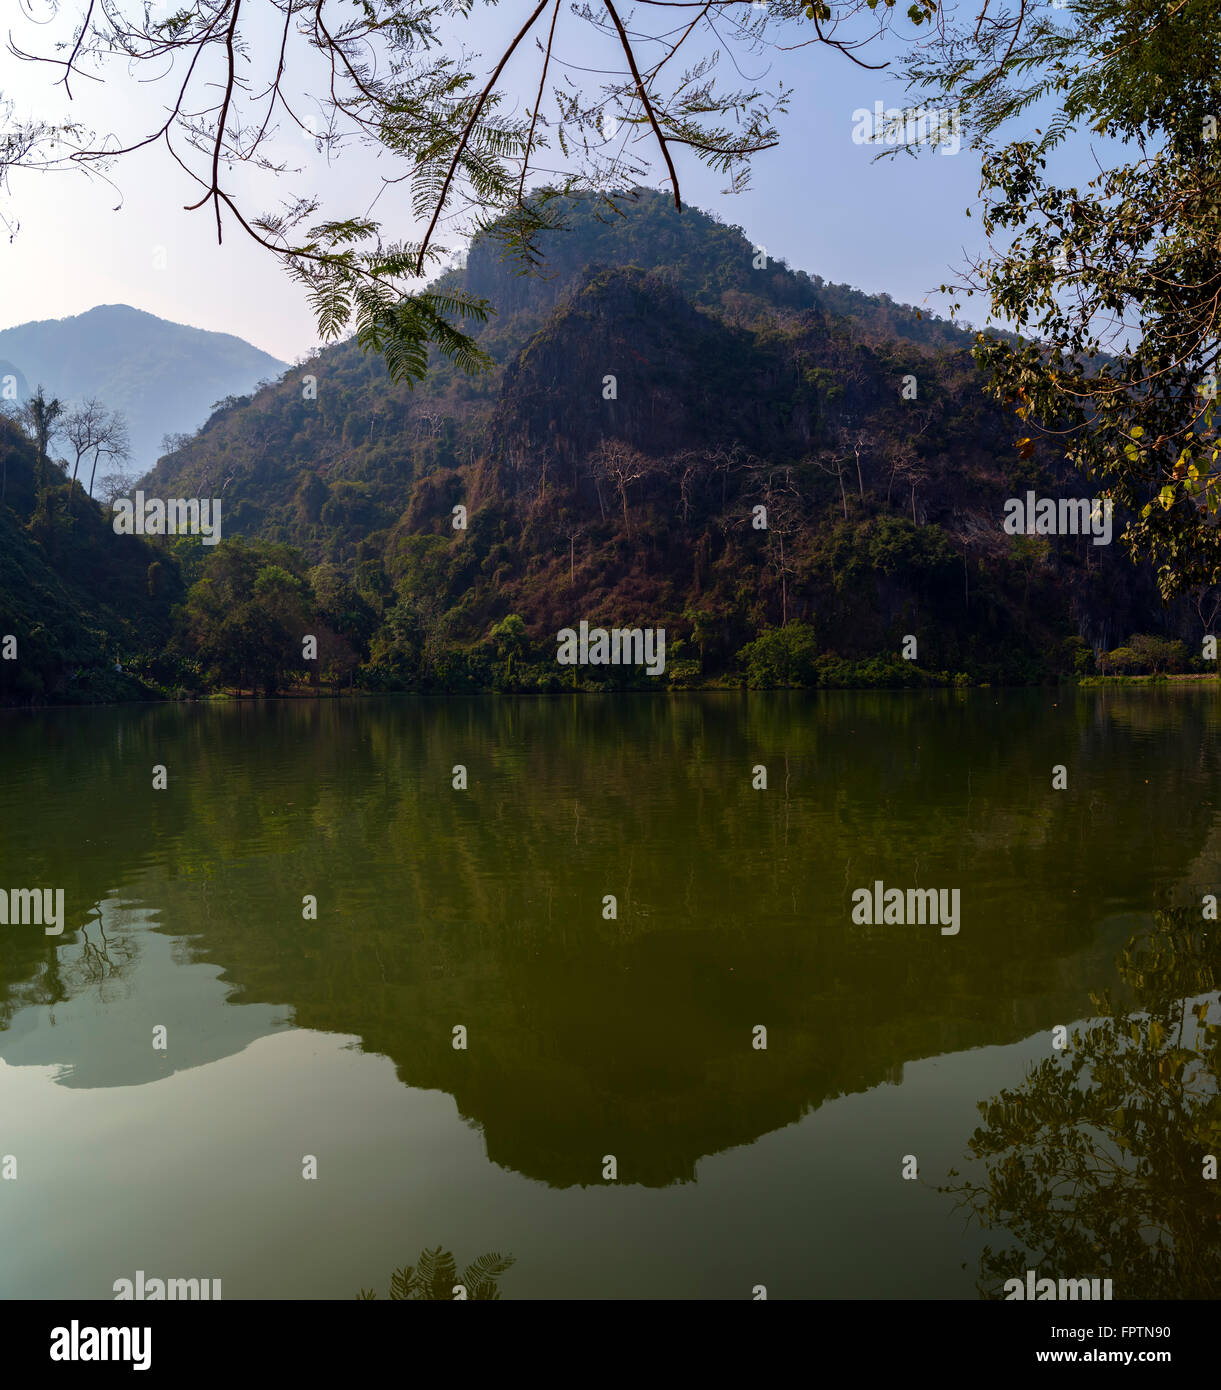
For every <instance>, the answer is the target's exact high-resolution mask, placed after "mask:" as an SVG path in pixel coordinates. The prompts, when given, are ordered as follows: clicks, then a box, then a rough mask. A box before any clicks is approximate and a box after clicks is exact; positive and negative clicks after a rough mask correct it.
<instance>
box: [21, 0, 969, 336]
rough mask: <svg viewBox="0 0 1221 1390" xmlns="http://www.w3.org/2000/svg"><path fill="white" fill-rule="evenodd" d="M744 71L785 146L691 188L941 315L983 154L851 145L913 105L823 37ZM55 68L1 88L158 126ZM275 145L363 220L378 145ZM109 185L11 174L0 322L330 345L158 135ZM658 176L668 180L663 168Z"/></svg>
mask: <svg viewBox="0 0 1221 1390" xmlns="http://www.w3.org/2000/svg"><path fill="white" fill-rule="evenodd" d="M62 8H63V10H64V11H65V12H66V13H69V12H72V11H75V10H76V9H79V8H80V6H79V5H78V4H77V3H76V0H68V3H65V4H64V5H63V6H62ZM162 8H165V3H164V0H162ZM256 10H257V6H256ZM525 12H526V11H525V8H524V5H522V4H521V3H517V2H516V0H515V2H514V3H511V4H505V5H502V6H500V7H499V8H498V9H494V10H493V11H491V14H490V17H489V16H488V15H487V14H484V16H483V17H482V19H481V21H480V23H479V25H478V26H477V29H476V30H475V32H477V33H478V35H479V47H480V50H481V51H482V54H483V60H482V64H481V68H482V70H488V69H490V67H491V65H492V63H493V62H494V61H495V59H496V57H498V56H499V51H500V50H499V49H497V48H496V40H497V39H498V38H500V37H501V35H502V34H503V33H504V32H506V31H507V30H509V29H510V28H511V27H512V28H515V27H516V25H517V24H518V23H520V17H521V16H522V15H523V14H524V13H525ZM10 32H13V33H14V36H15V37H18V38H19V39H21V40H22V41H23V42H24V43H25V44H26V45H27V46H28V47H33V46H35V44H36V43H37V45H38V47H39V49H40V51H42V52H49V51H53V50H52V48H51V43H50V39H51V37H52V35H53V33H54V29H53V26H49V27H48V28H47V29H45V30H40V29H34V28H33V27H32V26H31V27H27V28H26V29H25V30H22V29H21V27H20V25H17V26H14V28H13V29H11V30H10ZM257 32H258V31H257V30H256V31H255V33H256V34H257ZM581 32H582V30H581V27H580V26H578V25H576V24H572V25H570V26H569V29H568V34H569V35H571V38H570V39H566V48H565V49H564V56H565V57H566V58H568V59H569V60H570V61H571V62H574V63H580V62H582V61H583V60H585V59H589V61H590V65H591V66H593V65H595V64H596V61H598V57H599V55H597V54H596V53H593V52H587V51H585V50H582V49H578V48H577V47H576V40H577V36H578V35H579V34H580V33H581ZM911 32H914V31H911ZM893 52H894V50H892V56H893ZM742 66H743V70H744V72H747V74H748V75H749V76H750V77H755V76H757V75H759V74H761V73H763V72H764V70H765V69H769V68H770V73H769V77H775V76H779V77H780V78H781V79H782V80H783V81H784V82H785V83H786V85H788V86H791V87H792V88H793V89H794V94H793V99H792V108H791V111H790V114H789V115H788V116H787V118H785V119H784V122H783V125H782V127H781V131H782V137H783V138H782V143H781V145H780V147H779V148H778V149H776V150H772V151H769V152H767V153H765V154H763V155H761V156H759V157H758V158H757V161H756V164H755V169H754V175H753V181H752V186H751V187H750V189H749V190H748V191H746V192H745V193H743V194H739V195H736V196H734V195H727V194H726V193H725V192H724V191H723V188H724V184H725V182H726V181H725V179H724V178H723V177H722V176H719V175H716V174H712V173H709V172H708V171H706V170H705V169H703V168H702V167H701V166H700V165H699V164H698V163H697V162H696V161H694V160H693V159H691V158H686V159H684V158H682V157H681V155H680V157H679V160H678V165H679V175H680V180H681V182H682V187H683V194H684V198H685V200H686V201H687V202H689V203H692V204H694V205H696V206H699V207H702V208H705V209H707V210H710V211H715V212H716V213H717V214H718V215H719V216H720V217H721V218H722V219H723V220H725V221H726V222H729V223H735V224H738V225H740V226H742V227H743V228H744V230H745V231H746V232H747V234H748V235H749V236H750V238H751V240H752V241H753V242H754V243H756V244H757V245H762V246H764V247H766V249H767V251H768V253H769V254H770V255H772V256H776V257H781V258H783V259H785V260H787V261H788V263H789V264H790V265H793V266H795V267H800V268H802V269H805V270H808V271H810V272H812V273H814V274H818V275H822V276H823V277H824V278H826V279H828V280H833V281H842V282H846V283H849V284H852V285H856V286H858V287H859V288H861V289H863V290H867V291H872V292H878V291H886V292H888V293H889V294H891V295H892V296H893V297H894V298H895V299H898V300H901V301H905V302H909V303H915V304H927V305H928V306H929V307H930V308H932V309H934V310H935V311H938V312H943V311H944V308H945V302H944V300H943V298H942V297H941V296H940V295H939V294H938V293H937V287H938V286H939V285H940V284H941V283H942V282H943V281H946V280H948V279H950V278H951V277H952V276H953V274H954V272H955V271H956V270H957V269H958V268H960V267H961V266H962V265H963V264H964V262H965V261H966V259H967V257H968V256H969V255H972V254H977V253H978V252H979V251H980V250H981V249H982V237H981V232H980V225H979V219H978V217H975V218H973V219H968V218H967V217H966V215H965V210H966V208H967V207H968V206H971V205H974V204H975V202H976V199H977V194H978V181H979V163H978V157H977V156H976V155H975V154H974V153H973V152H972V151H970V150H969V149H967V148H966V147H965V146H964V148H962V150H961V151H960V152H959V153H957V154H953V155H948V154H944V153H940V152H936V151H932V150H929V151H926V152H924V153H922V154H921V156H920V157H919V158H918V159H912V158H910V157H908V156H906V155H902V156H899V157H897V158H893V159H883V160H877V159H876V158H875V155H876V149H874V148H871V147H869V146H865V145H860V144H856V143H854V142H853V139H852V130H853V113H854V111H856V110H858V109H859V108H872V107H873V105H874V103H875V101H878V100H881V101H883V102H884V103H886V104H887V105H888V106H898V105H903V104H905V98H904V93H903V88H902V84H901V82H900V81H899V79H898V78H897V77H896V76H893V75H891V74H889V73H884V72H870V71H865V70H863V69H862V68H860V67H857V66H856V65H854V64H853V63H851V62H850V61H849V60H848V59H846V58H845V57H843V56H841V55H839V54H837V53H834V52H830V51H827V50H825V49H822V48H819V47H810V48H803V49H799V50H797V51H795V52H790V53H784V54H780V53H777V54H773V55H771V56H770V57H762V56H761V57H759V58H758V59H756V60H755V61H754V66H753V68H752V67H751V66H750V64H749V63H748V62H746V61H743V64H742ZM510 71H511V73H512V82H511V84H510V85H511V86H513V87H514V90H515V91H517V92H519V93H521V94H526V93H529V94H531V95H532V91H533V86H534V85H535V84H536V83H537V80H538V67H537V62H536V55H535V54H534V53H533V52H526V51H525V50H522V51H521V52H520V53H519V55H518V56H517V57H516V58H515V60H514V68H513V69H511V70H510ZM58 75H59V74H58V72H57V70H55V69H53V68H50V67H47V66H44V65H40V64H30V63H22V62H19V61H17V60H15V59H14V58H13V57H11V56H10V55H8V54H5V53H3V52H2V51H0V93H3V94H4V96H5V97H7V98H9V99H11V100H13V101H14V102H15V103H16V106H17V108H18V112H19V113H21V114H30V113H36V114H38V115H42V116H45V117H56V116H59V115H62V114H63V113H65V112H67V111H69V109H71V110H72V111H73V113H74V114H76V115H77V116H78V118H80V119H82V120H84V121H85V122H86V123H88V124H92V125H95V126H102V125H108V126H112V127H115V128H118V129H122V130H123V131H124V132H125V133H126V134H128V135H132V134H136V135H139V134H143V133H145V132H146V131H147V130H148V129H149V128H150V127H151V125H152V123H153V121H154V117H155V115H156V111H157V100H158V98H159V97H160V96H161V94H160V93H159V92H157V91H155V90H154V89H152V88H151V87H150V86H148V85H146V86H140V85H138V84H137V83H136V82H134V81H133V80H132V79H131V78H130V77H120V78H119V79H118V80H111V81H110V82H108V83H106V84H101V83H89V82H85V81H79V82H78V83H77V84H76V100H75V102H74V103H73V106H72V108H69V106H68V105H67V103H66V101H65V100H64V95H63V89H62V87H57V86H56V85H55V83H56V81H57V78H58ZM524 99H527V100H528V97H525V98H524ZM277 139H278V140H279V142H280V143H281V145H282V146H283V148H284V149H285V150H286V151H291V153H292V155H293V158H294V159H295V160H297V161H301V162H303V163H304V165H305V168H306V170H307V172H306V174H305V175H304V178H303V181H304V183H305V185H306V186H307V187H310V188H312V189H315V190H319V191H321V192H322V193H323V195H324V196H325V198H326V200H327V203H328V209H327V210H328V211H334V212H340V213H345V214H350V213H352V212H356V211H363V210H364V208H365V207H366V206H367V205H368V203H369V200H370V198H371V197H372V194H373V193H374V192H375V191H376V189H377V187H378V185H379V172H380V168H381V167H384V166H379V164H378V162H377V160H376V159H375V158H374V156H373V155H372V154H371V153H369V152H365V151H360V150H353V151H351V152H349V153H347V154H345V155H344V156H343V157H341V158H340V160H339V161H338V162H337V163H335V164H333V165H331V166H330V167H328V166H327V164H326V163H325V161H324V160H323V159H321V158H320V157H318V156H317V155H316V154H315V153H314V150H313V146H312V144H311V143H310V142H309V141H307V140H306V139H304V138H303V136H302V134H301V132H300V131H298V130H296V129H295V128H294V129H284V130H282V132H281V134H280V135H279V136H278V137H277ZM114 179H115V183H116V185H117V189H116V188H115V187H112V186H108V185H107V184H105V183H102V182H93V183H90V182H87V181H86V180H85V179H84V178H83V177H81V176H79V175H69V174H34V173H17V174H14V175H13V178H12V192H11V198H10V201H9V205H8V210H9V211H10V213H11V212H15V213H16V215H17V216H18V217H19V219H20V224H21V225H20V230H19V232H18V234H17V235H16V237H15V238H14V239H13V240H12V241H11V242H8V243H5V244H3V246H2V249H0V256H2V257H3V261H2V263H0V264H2V268H3V282H4V286H5V290H4V294H3V297H2V299H0V327H9V326H11V325H13V324H17V323H22V322H25V321H27V320H30V319H42V318H59V317H63V316H65V315H69V314H75V313H80V312H83V311H84V310H86V309H89V308H91V307H93V306H94V305H96V304H105V303H126V304H131V305H134V306H135V307H136V308H139V309H145V310H147V311H149V312H151V313H154V314H158V315H160V316H162V317H164V318H168V319H173V320H176V321H178V322H182V323H188V324H191V325H194V326H196V327H200V328H208V329H214V330H217V331H223V332H228V333H235V334H237V335H238V336H240V337H243V338H246V339H248V340H249V341H250V342H252V343H254V344H256V345H257V346H259V347H261V348H264V349H265V350H266V351H268V352H271V353H274V354H275V355H276V356H278V357H280V358H283V359H285V360H291V359H292V358H294V357H296V356H298V355H299V354H302V353H305V352H306V351H308V349H309V348H310V347H311V346H312V345H313V344H314V343H315V342H316V341H317V336H318V335H317V331H316V327H315V324H314V320H313V318H312V315H311V312H310V309H309V306H308V304H307V302H306V300H305V296H304V293H303V291H302V290H301V288H300V287H298V286H296V285H294V284H292V283H291V282H290V281H289V280H288V279H287V278H286V277H285V276H284V275H283V273H282V272H281V271H280V270H279V267H278V266H277V264H276V263H275V262H274V260H273V259H272V258H271V257H270V256H269V255H268V254H267V253H266V252H264V251H262V250H260V249H259V248H258V247H257V246H255V245H254V244H253V243H251V242H248V241H247V240H246V239H245V237H244V236H243V234H242V233H240V232H239V231H238V229H237V228H236V227H231V228H230V230H229V231H228V233H227V235H226V238H225V242H224V244H223V245H221V246H218V245H217V242H216V230H215V222H214V219H213V217H212V215H211V213H210V212H209V211H207V210H201V211H195V212H186V211H184V210H183V205H184V204H186V203H189V202H193V201H194V200H195V197H196V196H197V194H195V193H194V192H193V188H192V185H191V184H190V183H189V181H188V180H187V179H186V177H185V176H184V175H182V174H181V173H180V172H179V171H178V170H177V168H176V167H175V165H174V164H173V161H172V160H171V159H170V157H169V156H168V155H167V154H166V152H165V151H164V148H163V147H155V148H152V149H150V150H148V151H145V152H142V153H140V154H138V155H136V156H132V157H130V158H128V159H126V160H125V161H123V162H122V164H121V165H120V166H118V167H117V168H116V170H115V172H114ZM651 181H652V182H653V184H654V186H658V187H660V186H662V183H663V180H662V178H661V176H660V174H659V173H658V169H657V167H656V165H655V166H654V168H653V170H652V176H651ZM231 183H232V184H234V185H235V186H236V187H237V188H238V189H244V190H246V191H247V192H249V193H250V194H251V195H252V198H251V205H252V207H253V208H254V209H255V210H261V209H263V208H266V207H270V206H272V205H273V204H274V202H275V199H276V192H277V190H275V189H274V187H273V186H272V185H270V184H267V183H265V182H264V183H262V184H261V185H259V186H256V184H255V176H254V175H253V174H248V173H246V172H243V171H241V170H239V171H237V172H236V173H235V174H234V176H233V178H232V180H231ZM119 190H121V195H120V191H119ZM376 215H377V216H379V217H380V218H382V219H383V220H384V221H385V223H386V225H387V229H388V230H389V231H390V232H392V234H393V235H394V236H395V237H402V238H409V237H411V236H412V234H413V233H415V234H418V233H419V231H420V230H421V229H420V228H419V227H418V226H417V225H416V224H415V222H414V219H413V218H412V217H411V214H410V209H409V207H408V204H407V199H406V196H405V193H403V192H402V191H399V192H397V193H395V194H391V195H390V196H387V197H383V198H382V199H381V200H380V202H379V203H378V207H377V214H376Z"/></svg>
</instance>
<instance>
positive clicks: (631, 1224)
mask: <svg viewBox="0 0 1221 1390" xmlns="http://www.w3.org/2000/svg"><path fill="white" fill-rule="evenodd" d="M1219 729H1221V701H1219V700H1218V697H1217V695H1216V694H1215V693H1214V692H1212V691H1211V690H1210V691H1199V690H1195V691H1184V690H1163V691H1157V690H1143V691H1142V690H1131V691H1117V692H1112V691H1094V692H1088V693H1085V692H1083V693H1079V694H1075V693H1071V692H1068V693H1066V692H1055V691H1039V692H1020V693H1002V692H995V691H986V690H985V691H975V692H962V693H936V694H910V693H883V694H842V695H823V696H819V695H815V694H808V695H807V694H793V695H771V696H769V695H758V694H752V695H750V696H749V697H748V696H745V695H737V694H707V695H692V696H689V697H678V698H664V697H660V698H658V697H647V696H645V697H608V698H600V697H578V698H573V699H567V698H564V699H553V700H534V701H531V700H511V699H505V698H499V699H497V698H486V699H476V700H463V701H458V700H453V701H427V700H407V699H403V700H377V701H360V702H350V703H348V702H344V703H336V702H329V701H324V702H318V703H314V702H284V703H275V704H265V705H252V704H242V705H223V706H214V707H212V706H204V707H199V706H196V707H127V708H122V709H111V710H64V711H52V712H39V713H8V714H5V715H2V716H0V828H2V833H3V841H2V845H0V886H3V887H17V886H30V887H33V886H53V887H62V888H63V889H64V892H65V902H66V918H67V923H66V927H65V930H64V932H63V934H62V935H61V936H59V937H48V936H46V935H45V934H44V932H43V930H42V929H41V928H40V927H39V926H37V925H8V926H0V1159H2V1157H3V1156H4V1155H12V1156H13V1157H14V1158H15V1160H16V1171H17V1176H16V1178H15V1179H13V1180H3V1181H0V1229H3V1231H4V1236H5V1238H4V1240H3V1242H0V1296H3V1297H8V1298H14V1297H16V1298H26V1297H72V1298H110V1297H112V1296H113V1294H112V1286H113V1284H114V1281H115V1280H116V1279H119V1278H134V1276H135V1272H136V1271H137V1270H138V1269H139V1270H143V1271H145V1273H146V1275H148V1276H157V1277H162V1278H165V1277H174V1278H177V1277H183V1278H186V1277H198V1278H219V1279H221V1280H222V1281H223V1291H224V1293H223V1296H224V1297H225V1298H226V1299H234V1298H259V1297H290V1298H345V1299H346V1298H352V1297H354V1296H355V1294H356V1293H357V1291H358V1290H359V1289H360V1288H362V1287H375V1288H376V1289H377V1290H378V1292H379V1295H380V1296H381V1297H385V1292H386V1286H387V1282H388V1278H389V1273H390V1271H391V1270H392V1269H393V1268H394V1267H396V1266H398V1265H401V1264H404V1263H408V1262H410V1261H413V1260H414V1259H415V1256H416V1255H417V1254H418V1252H419V1251H420V1250H421V1248H422V1247H424V1246H435V1245H438V1244H442V1245H445V1246H447V1247H450V1248H452V1249H453V1250H454V1252H455V1254H456V1255H457V1257H458V1261H459V1265H460V1266H461V1265H462V1263H464V1262H465V1261H466V1260H469V1259H472V1258H474V1257H475V1256H476V1255H478V1254H481V1253H482V1252H484V1251H486V1250H500V1251H504V1252H511V1253H512V1255H513V1256H514V1257H515V1261H516V1263H515V1264H514V1266H513V1267H512V1269H511V1270H510V1271H509V1273H508V1274H506V1275H505V1277H504V1279H503V1281H502V1291H503V1295H504V1297H506V1298H523V1299H524V1298H571V1297H577V1298H581V1297H612V1298H620V1297H640V1298H667V1297H672V1298H681V1297H699V1298H750V1297H751V1296H752V1290H753V1289H754V1287H755V1286H757V1285H764V1286H766V1288H767V1292H768V1296H769V1297H771V1298H784V1297H800V1298H826V1297H877V1298H888V1297H921V1298H942V1297H977V1296H978V1289H977V1280H978V1279H979V1278H980V1265H979V1256H980V1251H981V1249H982V1247H983V1245H984V1243H985V1241H990V1242H991V1243H992V1244H994V1245H995V1244H996V1242H997V1233H996V1232H995V1231H991V1232H987V1231H981V1230H980V1229H979V1228H978V1227H977V1226H973V1225H972V1226H968V1227H966V1228H965V1229H964V1223H963V1220H962V1216H961V1213H956V1212H955V1210H954V1204H953V1202H952V1201H951V1200H950V1199H949V1198H948V1197H947V1196H946V1195H945V1194H943V1193H940V1192H938V1191H937V1186H938V1184H940V1183H943V1182H944V1181H945V1175H946V1172H947V1170H948V1169H949V1168H951V1167H955V1166H956V1167H958V1168H959V1169H962V1168H963V1159H964V1154H965V1146H966V1143H967V1140H968V1139H969V1137H970V1135H971V1133H972V1131H973V1130H974V1129H975V1127H976V1125H977V1124H978V1123H979V1115H978V1113H977V1110H976V1104H977V1102H979V1101H981V1100H986V1099H987V1098H989V1097H990V1096H992V1095H993V1094H994V1093H996V1092H997V1091H998V1090H1000V1089H1001V1088H1002V1087H1006V1086H1015V1085H1018V1084H1019V1083H1020V1082H1021V1081H1022V1078H1023V1076H1024V1074H1025V1072H1026V1069H1027V1067H1028V1066H1029V1065H1030V1064H1031V1063H1032V1062H1036V1061H1038V1060H1039V1059H1042V1058H1046V1057H1050V1056H1052V1055H1053V1049H1052V1035H1051V1030H1052V1028H1053V1027H1054V1026H1056V1025H1059V1024H1063V1025H1071V1024H1072V1023H1073V1022H1074V1021H1076V1020H1082V1019H1085V1018H1088V1017H1089V1016H1090V1015H1091V1012H1092V1008H1091V1003H1090V994H1091V992H1094V993H1098V992H1100V991H1102V990H1105V989H1108V988H1109V989H1112V990H1114V989H1118V988H1120V987H1121V982H1120V981H1119V980H1118V978H1117V972H1116V965H1115V959H1116V955H1117V953H1118V952H1119V950H1120V949H1121V948H1122V946H1123V944H1124V942H1125V941H1126V940H1127V939H1128V938H1129V937H1130V936H1131V935H1132V934H1133V933H1134V932H1139V931H1142V930H1144V929H1146V928H1147V927H1148V925H1149V923H1150V922H1151V920H1152V917H1151V914H1152V913H1153V911H1154V910H1155V909H1160V908H1166V907H1168V906H1174V905H1180V906H1190V905H1194V908H1195V914H1196V915H1197V916H1198V915H1199V903H1200V898H1201V895H1202V894H1204V893H1209V892H1216V891H1217V889H1218V884H1217V878H1218V877H1221V875H1219V874H1218V870H1217V861H1216V851H1217V849H1218V847H1221V836H1219V833H1218V813H1217V812H1218V807H1217V787H1218V781H1217V773H1218V762H1219V757H1221V740H1219V737H1218V733H1219ZM457 764H462V765H464V766H465V767H466V769H467V776H468V786H467V789H466V790H455V789H454V787H453V785H452V781H453V769H454V767H455V765H457ZM1056 764H1063V765H1064V766H1065V768H1066V770H1067V776H1068V787H1067V789H1065V790H1053V788H1052V769H1053V766H1054V765H1056ZM155 765H164V767H165V768H166V771H167V776H168V786H167V787H166V788H165V789H164V790H154V789H153V785H152V783H153V768H154V766H155ZM758 765H763V766H765V767H766V769H767V781H768V785H767V789H766V790H757V789H755V788H754V787H753V786H752V778H753V772H752V770H753V769H754V768H755V767H756V766H758ZM878 879H880V880H883V881H884V882H885V884H886V885H887V886H892V885H893V886H900V887H912V886H925V887H941V888H958V889H959V890H960V892H961V922H960V930H959V932H958V934H957V935H953V936H950V935H944V934H942V932H941V931H940V930H939V928H938V927H937V926H936V925H918V924H908V925H893V924H892V925H884V924H880V925H857V924H854V923H853V922H852V893H853V890H854V889H857V888H861V887H871V886H872V884H873V883H874V881H875V880H878ZM608 894H613V895H614V896H615V897H616V899H617V907H618V913H617V917H616V918H615V919H614V920H607V919H606V918H605V917H604V909H603V899H604V897H605V895H608ZM306 895H313V896H315V897H316V899H317V904H318V908H317V920H303V917H302V912H303V908H302V901H303V898H304V897H305V896H306ZM1214 1021H1215V1017H1214ZM759 1025H762V1026H764V1027H766V1029H767V1047H766V1049H765V1050H763V1049H760V1048H757V1047H755V1046H753V1045H752V1039H753V1038H754V1037H755V1034H754V1033H753V1032H752V1030H753V1029H755V1028H756V1027H757V1026H759ZM158 1026H161V1027H164V1028H165V1030H166V1043H165V1047H164V1049H163V1050H162V1049H160V1048H157V1047H155V1046H154V1045H153V1037H154V1032H153V1030H154V1029H155V1028H157V1027H158ZM458 1026H461V1027H463V1028H465V1029H466V1035H467V1046H466V1048H465V1049H457V1048H455V1047H454V1045H453V1043H454V1029H455V1028H456V1027H458ZM305 1155H313V1156H314V1157H315V1159H316V1162H317V1178H316V1179H313V1180H306V1179H304V1178H303V1177H302V1167H303V1160H304V1156H305ZM608 1155H613V1156H614V1158H615V1161H616V1163H617V1170H618V1175H617V1179H616V1180H614V1181H611V1180H606V1179H604V1177H603V1170H604V1160H605V1158H606V1156H608ZM905 1155H913V1156H915V1158H916V1159H917V1160H918V1174H919V1176H918V1178H917V1179H916V1180H905V1179H904V1178H903V1177H902V1176H901V1170H902V1166H903V1163H904V1157H905ZM1213 1186H1214V1187H1215V1186H1216V1184H1214V1185H1213ZM1024 1267H1025V1266H1024V1265H1023V1266H1022V1268H1024ZM1098 1272H1099V1271H1097V1270H1093V1271H1091V1270H1083V1271H1080V1273H1082V1274H1090V1273H1098ZM1167 1292H1168V1293H1172V1292H1173V1290H1167ZM1116 1296H1118V1292H1117V1295H1116Z"/></svg>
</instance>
